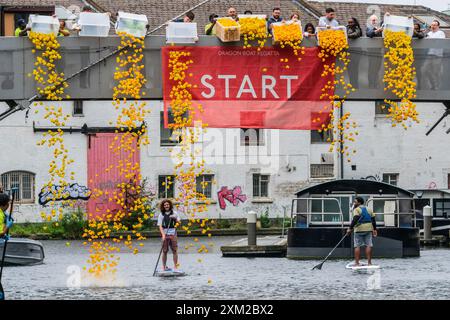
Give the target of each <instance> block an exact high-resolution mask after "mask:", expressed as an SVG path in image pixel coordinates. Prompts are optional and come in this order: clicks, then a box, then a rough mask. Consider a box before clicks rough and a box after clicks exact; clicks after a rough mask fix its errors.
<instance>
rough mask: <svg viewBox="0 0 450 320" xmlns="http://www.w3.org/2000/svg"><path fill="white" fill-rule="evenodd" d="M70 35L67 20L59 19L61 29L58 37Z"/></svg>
mask: <svg viewBox="0 0 450 320" xmlns="http://www.w3.org/2000/svg"><path fill="white" fill-rule="evenodd" d="M63 36H64V37H68V36H70V31H69V30H68V29H67V28H66V22H65V21H64V20H60V21H59V31H58V37H63Z"/></svg>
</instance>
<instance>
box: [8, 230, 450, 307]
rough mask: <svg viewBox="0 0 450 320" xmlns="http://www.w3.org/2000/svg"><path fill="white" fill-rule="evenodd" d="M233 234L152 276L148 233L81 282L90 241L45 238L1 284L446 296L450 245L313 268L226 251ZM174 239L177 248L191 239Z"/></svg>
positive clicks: (251, 295) (187, 292) (19, 291)
mask: <svg viewBox="0 0 450 320" xmlns="http://www.w3.org/2000/svg"><path fill="white" fill-rule="evenodd" d="M238 238H240V237H238ZM238 238H236V237H216V238H215V239H212V240H211V239H210V240H211V241H208V242H213V243H214V247H213V248H212V250H210V252H209V253H208V254H198V253H196V251H195V249H192V248H191V249H190V250H188V251H185V250H184V249H183V250H182V252H181V253H180V262H181V268H182V269H183V270H184V271H185V272H186V273H187V274H188V275H187V276H186V277H179V278H170V279H169V278H157V277H152V273H153V269H154V266H155V263H156V260H157V257H158V253H159V249H160V242H159V241H158V240H157V239H152V240H148V241H146V243H145V247H144V249H143V252H142V253H139V254H138V255H133V254H132V253H130V252H128V251H127V250H123V253H120V254H119V255H120V258H121V261H120V264H119V270H118V277H117V278H118V279H117V280H116V281H114V282H112V283H111V282H109V281H107V280H105V281H103V282H101V281H92V280H89V279H88V278H85V277H82V281H81V287H80V288H69V287H68V286H67V282H68V279H69V283H71V282H70V279H72V278H70V274H69V273H70V272H73V270H77V267H76V266H80V267H82V266H85V265H86V260H87V257H88V253H87V248H86V247H83V246H82V244H81V242H78V241H75V242H71V245H70V246H66V242H65V241H43V244H44V248H45V254H46V258H45V264H42V265H38V266H29V267H8V268H5V270H4V274H3V286H4V288H5V293H6V297H7V299H166V297H167V296H171V297H172V298H174V299H450V250H448V249H434V250H424V251H422V252H421V257H420V258H409V259H383V260H382V259H380V260H377V261H375V263H378V264H380V265H381V266H382V269H381V270H380V271H378V272H375V273H361V272H355V271H351V270H347V269H345V265H346V263H347V262H348V261H343V260H338V261H336V260H335V261H329V262H327V263H325V264H324V266H323V268H322V270H320V271H319V270H314V271H312V270H311V268H312V267H313V266H314V265H316V264H317V263H318V262H317V261H296V260H288V259H285V258H252V259H249V258H223V257H222V256H221V254H220V250H219V248H220V246H221V245H223V244H227V243H230V242H232V241H234V240H236V239H238ZM179 242H180V248H184V246H185V245H186V244H189V243H193V242H192V239H187V238H180V239H179ZM199 259H201V261H199ZM169 261H170V256H169ZM71 266H72V267H71ZM73 266H75V267H73ZM68 272H69V273H68Z"/></svg>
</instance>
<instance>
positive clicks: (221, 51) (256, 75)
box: [162, 46, 334, 130]
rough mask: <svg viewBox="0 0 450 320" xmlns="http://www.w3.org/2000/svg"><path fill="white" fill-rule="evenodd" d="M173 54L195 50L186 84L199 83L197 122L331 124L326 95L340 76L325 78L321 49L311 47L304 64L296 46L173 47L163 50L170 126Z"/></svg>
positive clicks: (269, 126)
mask: <svg viewBox="0 0 450 320" xmlns="http://www.w3.org/2000/svg"><path fill="white" fill-rule="evenodd" d="M173 50H175V51H188V52H190V57H189V59H190V60H192V61H193V63H192V64H190V65H189V69H188V70H187V71H186V74H187V75H189V76H187V77H186V81H188V82H189V83H191V84H192V85H193V87H192V88H191V90H190V92H191V94H192V102H193V105H194V106H195V105H201V109H203V112H197V111H196V112H195V114H194V119H195V120H196V121H202V122H203V123H206V124H207V126H208V127H211V128H266V129H291V130H315V129H319V128H320V127H321V125H322V124H323V123H326V122H328V121H329V112H330V102H329V100H328V98H324V99H323V100H321V99H320V96H321V95H322V94H323V90H322V88H324V87H325V85H326V84H327V83H328V84H332V83H333V81H334V76H333V75H331V74H329V75H327V76H325V77H322V76H321V74H322V71H323V69H324V67H323V65H324V63H323V62H322V60H321V59H320V58H319V57H318V53H319V51H318V50H319V49H318V48H317V47H315V48H305V50H304V51H305V53H304V54H302V55H299V57H301V60H300V61H299V59H298V58H299V57H297V56H295V55H294V53H293V50H292V49H291V48H284V49H281V48H276V47H273V48H263V49H262V50H260V51H258V50H257V49H256V48H252V49H244V48H242V47H235V46H224V47H190V46H185V47H179V46H170V47H164V48H163V50H162V66H163V81H164V82H163V96H164V122H165V126H166V127H167V125H168V123H169V117H168V110H169V109H170V104H171V98H170V92H171V89H172V87H173V86H174V85H175V84H176V83H175V82H174V81H173V80H171V79H170V69H169V53H170V52H171V51H173ZM330 62H332V61H327V63H330ZM329 93H331V94H333V92H329Z"/></svg>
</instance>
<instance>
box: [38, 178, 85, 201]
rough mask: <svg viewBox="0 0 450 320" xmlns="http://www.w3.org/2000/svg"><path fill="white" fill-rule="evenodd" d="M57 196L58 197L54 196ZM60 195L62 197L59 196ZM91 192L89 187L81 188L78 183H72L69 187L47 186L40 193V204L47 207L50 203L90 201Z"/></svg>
mask: <svg viewBox="0 0 450 320" xmlns="http://www.w3.org/2000/svg"><path fill="white" fill-rule="evenodd" d="M55 194H57V195H58V197H55V196H54V195H55ZM59 195H60V196H59ZM90 196H91V191H90V190H89V188H88V187H85V186H81V185H79V184H78V183H72V184H70V185H67V186H64V187H63V186H55V185H54V186H52V187H50V188H49V187H48V186H45V187H44V188H42V189H41V192H40V193H39V204H40V205H41V206H45V205H46V204H47V203H49V202H50V201H63V200H89V198H90Z"/></svg>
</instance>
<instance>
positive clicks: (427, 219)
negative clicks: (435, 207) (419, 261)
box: [423, 206, 433, 240]
mask: <svg viewBox="0 0 450 320" xmlns="http://www.w3.org/2000/svg"><path fill="white" fill-rule="evenodd" d="M432 220H433V213H432V212H431V207H430V206H425V207H423V239H424V240H431V239H432V237H433V235H432V233H431V225H432Z"/></svg>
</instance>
